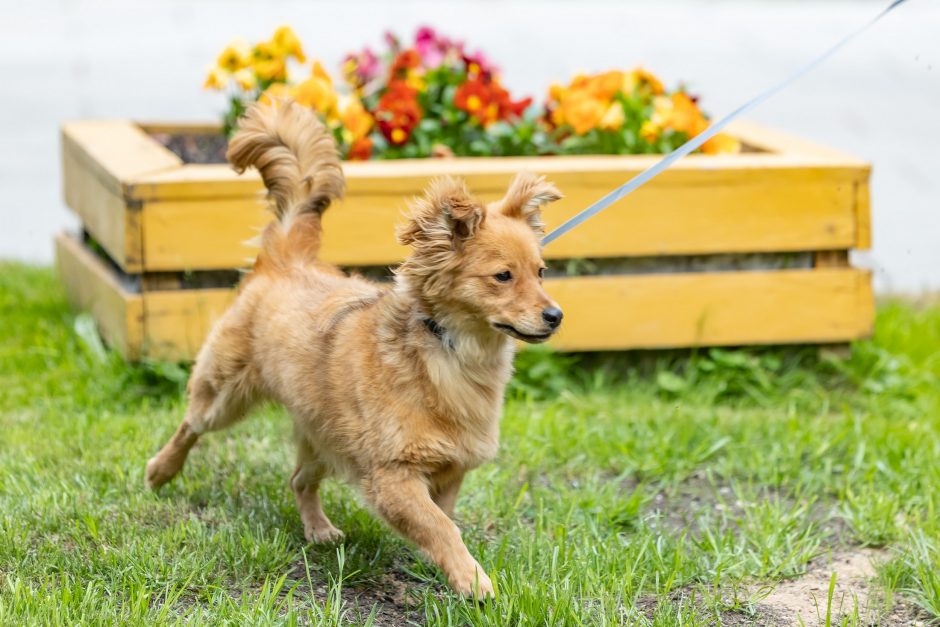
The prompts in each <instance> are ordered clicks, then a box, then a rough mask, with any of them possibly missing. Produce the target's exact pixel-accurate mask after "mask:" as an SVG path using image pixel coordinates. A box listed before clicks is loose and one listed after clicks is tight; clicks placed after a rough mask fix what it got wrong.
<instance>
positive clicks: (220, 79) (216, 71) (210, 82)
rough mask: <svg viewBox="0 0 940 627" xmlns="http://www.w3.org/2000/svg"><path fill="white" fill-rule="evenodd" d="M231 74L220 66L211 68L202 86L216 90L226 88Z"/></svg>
mask: <svg viewBox="0 0 940 627" xmlns="http://www.w3.org/2000/svg"><path fill="white" fill-rule="evenodd" d="M229 76H230V75H229V73H228V72H226V71H225V70H224V69H222V68H220V67H214V68H211V69H210V70H209V73H208V74H206V80H205V82H204V83H203V84H202V88H203V89H216V90H221V89H225V86H226V85H228V80H229Z"/></svg>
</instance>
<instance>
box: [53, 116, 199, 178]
mask: <svg viewBox="0 0 940 627" xmlns="http://www.w3.org/2000/svg"><path fill="white" fill-rule="evenodd" d="M62 145H63V150H64V151H68V152H71V153H72V155H73V156H74V157H75V158H76V159H77V160H78V161H79V162H81V163H82V164H83V165H85V166H86V167H87V168H88V169H89V171H90V172H91V173H92V174H93V175H94V176H96V177H98V179H99V180H100V181H101V182H102V183H103V184H104V185H105V186H106V187H107V188H108V189H109V190H110V191H111V192H113V193H115V194H118V195H122V196H126V194H125V193H124V192H125V189H124V186H125V183H126V182H127V181H130V180H132V179H135V178H137V177H140V176H144V175H146V174H151V173H154V172H160V171H167V170H175V169H178V168H179V167H180V166H181V165H182V163H183V162H182V161H181V160H180V158H179V157H177V156H176V155H175V154H173V153H172V152H170V151H169V150H167V149H166V148H164V147H163V146H161V145H160V144H159V143H157V142H156V141H154V140H153V138H151V137H150V136H149V135H147V133H145V132H144V131H143V130H142V129H141V128H140V127H139V126H137V125H136V124H134V123H133V122H130V121H127V120H82V121H77V122H67V123H65V124H63V125H62Z"/></svg>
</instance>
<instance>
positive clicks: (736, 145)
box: [702, 133, 741, 155]
mask: <svg viewBox="0 0 940 627" xmlns="http://www.w3.org/2000/svg"><path fill="white" fill-rule="evenodd" d="M740 151H741V142H739V141H738V140H737V139H735V138H734V137H732V136H731V135H728V134H726V133H718V134H717V135H715V136H714V137H712V138H711V139H709V140H708V141H707V142H705V143H704V144H702V152H704V153H705V154H707V155H717V154H734V153H737V152H740Z"/></svg>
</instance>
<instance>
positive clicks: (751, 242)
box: [141, 168, 858, 271]
mask: <svg viewBox="0 0 940 627" xmlns="http://www.w3.org/2000/svg"><path fill="white" fill-rule="evenodd" d="M698 174H699V175H700V174H701V173H698ZM492 178H494V179H495V182H494V183H493V184H491V185H485V184H481V185H475V184H474V182H473V181H471V186H472V188H473V189H475V190H478V195H479V196H480V197H481V198H482V199H484V200H493V199H496V198H498V197H500V196H501V195H502V194H503V192H504V191H505V189H506V186H507V185H508V183H509V181H510V179H511V175H509V174H503V175H499V176H498V177H497V176H495V175H494V176H493V177H492ZM557 178H560V179H563V180H561V181H559V182H558V185H559V187H560V189H562V191H563V192H564V193H565V194H566V197H565V198H564V199H563V200H561V201H559V202H557V203H554V204H553V205H551V206H549V207H548V208H546V210H545V215H544V217H545V221H546V223H547V224H548V226H549V229H551V228H552V227H554V226H556V225H558V224H560V223H561V222H562V221H564V220H565V219H567V218H568V217H570V216H572V215H574V214H575V213H576V212H577V211H579V210H581V209H582V208H584V207H586V206H588V205H589V204H590V203H591V202H593V201H594V200H596V199H597V198H599V197H600V196H601V195H603V194H604V193H605V192H606V191H608V190H609V189H611V188H613V187H614V186H615V185H616V184H617V182H618V181H620V180H621V176H620V175H616V174H613V175H612V174H609V173H608V175H607V176H606V179H605V178H603V177H599V176H598V173H596V172H595V174H594V177H593V179H592V178H591V177H587V176H585V177H582V178H579V177H577V176H575V175H573V174H570V173H567V174H564V173H560V174H559V177H557ZM690 178H691V179H692V180H689V179H690ZM382 180H383V181H387V182H389V184H390V185H391V186H396V187H398V186H400V185H399V181H400V179H394V178H393V177H391V176H388V175H386V176H385V177H383V179H382ZM428 180H429V179H415V180H414V181H413V183H414V185H413V187H411V188H409V189H410V191H408V192H406V193H402V192H401V191H400V190H395V191H389V192H382V191H381V189H380V188H377V185H376V182H375V181H374V180H366V179H362V178H358V179H350V180H349V194H348V195H347V198H346V199H345V200H344V201H343V202H342V203H340V204H338V205H337V206H335V207H332V208H331V209H330V210H329V211H327V212H326V214H325V216H324V230H325V237H324V244H323V251H322V255H323V258H324V259H327V260H328V261H331V262H333V263H338V264H341V265H383V264H391V263H397V262H398V261H400V260H401V259H402V258H403V256H404V255H405V254H406V252H407V251H406V249H404V248H402V247H401V246H399V245H398V244H397V243H396V242H395V235H394V233H395V226H396V225H397V224H399V223H400V222H401V221H402V214H403V212H404V210H405V209H406V207H407V201H408V199H409V198H410V197H413V196H414V195H416V194H418V193H420V192H421V190H422V188H423V187H424V185H425V184H426V183H427V182H428ZM363 188H374V189H373V191H371V192H366V191H364V190H363ZM856 199H857V197H856V194H855V187H854V182H853V181H846V180H844V179H842V174H841V173H833V172H829V171H826V170H823V169H816V168H806V169H802V170H798V171H795V170H788V171H785V172H776V173H767V172H757V173H755V172H750V171H747V170H723V171H721V172H716V173H713V174H712V175H711V176H710V177H707V176H706V177H701V176H699V177H677V176H669V175H668V173H667V174H664V175H663V177H662V178H660V179H657V180H654V181H653V182H651V183H650V184H649V185H647V186H645V187H643V188H642V189H640V190H638V191H637V192H636V193H634V194H633V195H631V196H630V198H629V199H626V200H625V201H623V202H621V203H619V204H618V205H615V206H614V207H611V208H610V209H608V210H607V211H605V212H603V213H601V214H600V215H598V216H596V217H595V218H593V219H592V220H590V221H588V222H586V223H585V224H584V225H582V226H581V227H579V228H578V229H577V230H575V231H572V232H571V233H570V234H568V235H566V236H565V237H564V238H562V239H559V240H558V241H557V242H555V243H553V244H552V245H551V246H549V247H547V248H546V250H545V254H546V256H547V257H549V258H552V259H564V258H571V257H620V256H655V255H685V254H710V253H735V252H787V251H800V250H826V249H847V248H851V247H852V246H853V245H854V244H855V243H856V241H857V227H856V220H857V214H858V210H857V208H856V206H855V203H856ZM262 206H263V205H262V204H261V202H260V197H259V196H257V195H253V196H248V197H244V198H242V199H216V200H211V199H204V200H190V201H169V200H168V201H163V202H145V203H144V206H143V210H142V217H141V220H142V225H143V227H142V228H143V237H144V252H143V257H144V259H145V260H146V268H147V269H148V270H151V271H160V270H174V269H220V268H233V267H240V266H244V265H245V264H246V261H245V260H246V258H248V257H252V256H253V255H254V254H255V252H254V251H253V250H251V249H249V248H246V247H245V246H244V245H243V242H244V241H246V240H248V239H250V238H252V237H253V236H254V235H256V234H257V233H258V231H259V230H260V229H261V228H262V227H263V225H264V224H265V223H266V222H267V220H268V219H269V216H268V214H266V213H264V212H263V210H262Z"/></svg>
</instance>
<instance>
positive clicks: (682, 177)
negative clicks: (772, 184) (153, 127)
mask: <svg viewBox="0 0 940 627" xmlns="http://www.w3.org/2000/svg"><path fill="white" fill-rule="evenodd" d="M659 158H660V156H658V155H573V156H552V157H493V158H489V157H465V158H453V159H396V160H390V161H354V162H345V163H344V164H343V170H344V172H345V173H346V178H347V181H348V182H349V194H351V195H355V194H374V193H376V192H380V193H389V194H396V195H407V194H415V193H418V192H420V191H421V190H422V189H423V188H424V186H425V185H426V184H427V182H428V181H429V180H430V179H432V178H434V177H437V176H460V177H463V178H465V179H466V180H467V182H468V184H469V185H470V187H471V189H472V190H473V191H475V192H477V193H481V192H494V193H496V192H501V191H505V189H506V182H507V181H509V180H510V179H511V178H512V176H513V175H515V174H516V173H518V172H520V171H522V170H530V171H533V172H538V173H540V174H544V175H546V176H548V177H549V178H550V179H552V180H553V181H554V182H555V183H556V184H558V186H559V187H560V188H561V189H562V191H565V188H566V187H567V186H568V185H570V184H572V183H577V184H580V185H584V186H588V187H596V188H597V189H598V191H600V192H601V193H605V192H607V191H609V190H610V189H611V188H612V187H613V186H615V185H619V184H620V183H623V182H624V181H625V180H628V179H630V178H632V177H633V176H635V175H636V174H638V173H640V172H642V171H643V170H644V169H646V168H647V167H649V166H650V165H652V164H654V163H655V162H656V161H658V160H659ZM866 167H867V166H865V165H864V164H860V162H858V161H856V160H848V159H847V160H839V159H832V158H827V157H823V156H803V155H795V154H771V153H743V154H738V155H691V156H689V157H686V158H685V159H683V160H681V161H679V162H678V163H676V164H675V165H674V166H672V167H671V168H670V169H669V170H668V171H666V172H665V173H663V174H662V175H660V176H659V177H657V179H656V180H657V181H662V180H664V179H666V180H669V179H671V183H673V184H685V185H702V186H704V185H709V184H710V183H711V182H712V181H713V180H715V179H717V180H718V181H722V180H723V175H724V173H725V172H726V171H727V172H741V171H743V172H746V173H748V175H749V176H755V177H762V176H773V177H786V176H795V177H796V178H800V177H802V176H805V174H804V172H805V171H806V170H813V169H815V170H817V171H822V172H825V173H826V174H827V175H828V176H830V177H833V178H835V179H837V180H842V181H845V182H850V181H856V180H861V179H862V178H864V177H867V169H866ZM788 172H790V174H788ZM733 176H734V175H733ZM737 176H740V174H737ZM651 184H652V183H651ZM127 189H128V194H129V195H130V197H131V198H134V199H136V200H142V201H157V200H192V199H197V198H204V199H219V198H239V197H244V196H247V195H251V194H256V193H258V192H260V191H261V190H262V189H263V188H262V184H261V179H260V178H259V177H258V175H257V173H256V172H255V171H253V170H252V171H249V172H246V173H245V174H243V175H238V174H236V173H235V172H234V171H233V170H232V169H231V167H229V166H228V165H225V164H209V165H205V164H187V165H185V166H183V167H181V168H176V169H173V170H167V171H163V172H157V173H155V174H150V175H144V176H140V177H138V178H136V179H134V180H132V181H131V182H130V183H129V185H128V188H127Z"/></svg>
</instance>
